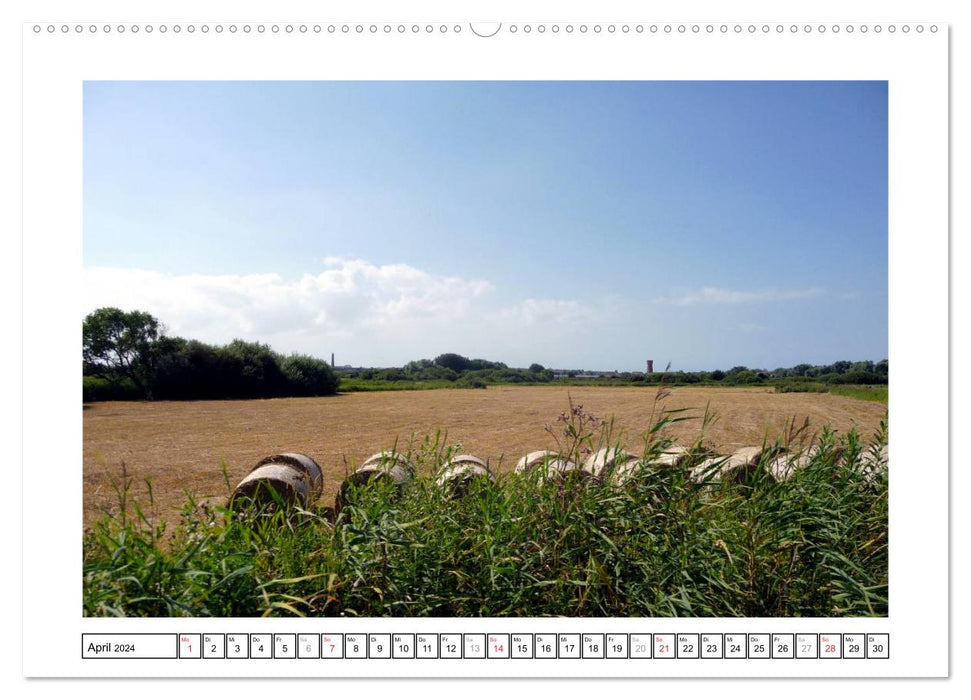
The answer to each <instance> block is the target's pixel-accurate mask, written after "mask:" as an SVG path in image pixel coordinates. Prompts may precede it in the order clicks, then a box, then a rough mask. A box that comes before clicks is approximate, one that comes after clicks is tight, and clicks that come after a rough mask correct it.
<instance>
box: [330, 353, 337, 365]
mask: <svg viewBox="0 0 971 700" xmlns="http://www.w3.org/2000/svg"><path fill="white" fill-rule="evenodd" d="M330 366H331V367H336V366H337V365H335V364H334V353H331V354H330Z"/></svg>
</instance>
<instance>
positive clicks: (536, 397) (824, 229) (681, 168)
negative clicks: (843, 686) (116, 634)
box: [69, 80, 946, 631]
mask: <svg viewBox="0 0 971 700" xmlns="http://www.w3.org/2000/svg"><path fill="white" fill-rule="evenodd" d="M81 97H82V120H81V127H82V132H81V135H82V163H83V172H82V173H81V177H82V203H83V221H82V238H81V242H80V253H81V256H82V261H81V265H82V272H81V280H82V285H81V289H80V290H79V292H78V293H79V295H80V300H79V302H78V307H79V308H80V309H81V310H82V313H81V314H80V315H79V316H78V318H77V324H78V330H79V331H80V335H81V370H82V371H81V377H80V382H81V387H80V393H81V395H82V396H81V398H82V401H81V404H82V405H81V407H80V413H81V422H82V434H83V493H82V498H83V512H82V513H81V514H82V516H83V517H82V533H81V535H82V544H83V547H82V559H83V562H82V575H83V586H82V596H81V605H82V611H81V612H82V615H83V616H84V617H200V618H216V617H220V618H223V617H233V618H241V617H261V616H263V617H267V616H272V617H276V616H280V617H310V618H313V617H348V618H350V617H353V618H362V617H363V618H380V617H397V618H419V617H438V618H454V617H459V618H499V617H512V618H539V617H561V618H651V617H663V618H668V617H670V618H674V617H678V618H776V617H778V618H796V617H816V618H863V617H871V618H887V617H888V616H889V590H890V586H889V563H888V562H889V559H888V552H889V547H890V544H889V517H888V490H889V456H888V455H889V415H888V405H889V400H888V396H889V348H890V343H889V334H888V325H889V311H888V309H889V282H888V255H889V245H888V221H889V211H888V210H889V191H890V188H889V182H888V144H889V132H888V82H887V81H885V80H873V81H848V80H822V81H812V80H787V81H734V80H733V81H729V80H726V81H688V80H686V81H613V80H597V81H577V80H550V81H519V80H516V81H471V80H461V81H450V80H436V81H409V80H394V81H369V80H343V81H336V80H335V81H245V80H234V81H207V80H190V81H165V80H145V81H116V80H85V81H83V90H82V93H81ZM897 357H898V356H897V355H896V354H895V363H896V359H897ZM904 366H905V367H908V365H907V363H904ZM909 369H910V372H918V373H924V372H927V373H928V374H930V373H932V372H936V370H935V369H934V368H933V367H932V366H930V365H928V366H924V367H913V366H909ZM942 371H945V372H946V368H945V369H944V370H942ZM74 376H75V377H76V376H77V375H74ZM901 376H903V375H901ZM928 381H930V379H929V378H928ZM75 386H77V385H75ZM895 395H896V394H895ZM75 400H76V399H72V401H75ZM895 411H896V404H895ZM901 422H902V424H906V423H907V421H905V420H904V421H901ZM898 486H899V484H898ZM69 536H70V535H69ZM895 580H896V577H895ZM898 585H899V584H898ZM895 605H896V603H895ZM823 631H826V630H823Z"/></svg>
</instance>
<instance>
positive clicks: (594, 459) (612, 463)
mask: <svg viewBox="0 0 971 700" xmlns="http://www.w3.org/2000/svg"><path fill="white" fill-rule="evenodd" d="M633 459H635V457H634V455H632V454H630V453H629V452H627V450H624V449H623V448H620V447H603V448H601V449H599V450H597V451H596V452H594V453H593V454H592V455H590V456H589V457H587V459H586V461H585V462H584V463H583V471H585V472H587V473H588V474H589V475H590V476H592V477H595V478H597V479H604V478H607V477H608V476H609V475H610V473H611V472H612V471H613V470H614V467H616V466H617V465H618V464H622V463H624V462H628V461H630V460H633Z"/></svg>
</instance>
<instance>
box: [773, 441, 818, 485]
mask: <svg viewBox="0 0 971 700" xmlns="http://www.w3.org/2000/svg"><path fill="white" fill-rule="evenodd" d="M818 452H819V447H818V446H816V445H811V446H810V447H809V449H808V450H801V451H798V452H790V453H786V454H782V455H779V456H778V457H776V458H775V459H773V460H772V461H771V462H770V463H769V466H768V471H769V474H771V475H772V478H773V479H775V480H776V481H785V480H786V479H790V478H792V476H793V474H795V473H796V472H797V471H801V470H803V469H805V468H806V467H807V466H809V463H810V462H811V461H812V459H813V457H815V456H816V453H818Z"/></svg>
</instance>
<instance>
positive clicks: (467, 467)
mask: <svg viewBox="0 0 971 700" xmlns="http://www.w3.org/2000/svg"><path fill="white" fill-rule="evenodd" d="M479 479H482V480H484V481H485V483H489V484H494V483H495V481H496V476H495V474H493V473H492V470H491V469H489V465H488V464H486V463H485V462H484V461H482V460H481V459H479V458H478V457H475V456H473V455H457V456H455V457H452V458H451V459H450V460H448V461H447V462H446V463H445V465H444V466H443V467H442V471H441V472H439V475H438V478H437V479H436V480H435V481H436V483H437V484H438V485H439V486H440V487H442V488H445V489H448V491H449V492H450V494H451V495H452V496H453V497H457V496H462V495H464V494H465V493H466V492H467V491H468V489H469V487H470V486H471V485H472V483H473V482H474V481H476V480H479Z"/></svg>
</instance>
